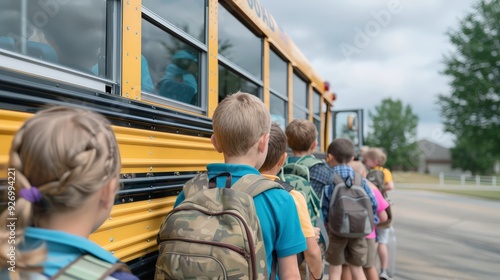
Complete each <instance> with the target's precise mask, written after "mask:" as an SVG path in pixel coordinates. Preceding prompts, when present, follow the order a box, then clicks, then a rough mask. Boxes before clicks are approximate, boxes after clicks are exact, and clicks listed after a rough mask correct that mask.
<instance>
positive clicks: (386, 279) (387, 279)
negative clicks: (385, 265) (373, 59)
mask: <svg viewBox="0 0 500 280" xmlns="http://www.w3.org/2000/svg"><path fill="white" fill-rule="evenodd" d="M378 277H379V278H380V279H383V280H392V278H391V277H390V276H389V274H387V271H385V270H382V272H380V275H379V276H378Z"/></svg>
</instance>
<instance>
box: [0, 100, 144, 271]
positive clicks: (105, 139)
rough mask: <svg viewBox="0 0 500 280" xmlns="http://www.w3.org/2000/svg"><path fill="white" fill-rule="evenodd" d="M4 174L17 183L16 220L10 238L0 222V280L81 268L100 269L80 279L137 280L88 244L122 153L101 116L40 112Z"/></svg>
mask: <svg viewBox="0 0 500 280" xmlns="http://www.w3.org/2000/svg"><path fill="white" fill-rule="evenodd" d="M9 167H10V168H13V169H15V175H16V180H15V184H14V187H15V193H16V200H15V217H16V218H17V220H16V222H15V230H14V232H15V236H12V230H11V229H9V227H8V225H9V222H10V220H9V219H8V218H11V217H12V212H9V210H8V209H6V210H5V211H4V212H3V213H2V214H1V216H0V220H1V222H0V223H1V224H0V252H1V253H0V279H13V280H14V279H49V278H54V279H57V277H59V276H62V275H64V276H66V275H68V273H70V271H71V269H70V268H71V266H72V265H73V266H76V263H80V262H84V261H88V262H90V265H94V264H95V263H101V264H104V265H103V266H104V267H105V269H104V272H102V269H101V270H100V271H101V272H96V271H99V269H97V268H96V269H95V271H84V272H83V273H82V272H81V271H80V272H79V274H80V275H78V276H79V277H80V278H79V279H98V278H100V277H103V276H104V277H103V278H102V279H127V280H128V279H137V277H135V276H133V275H132V274H130V271H129V270H128V268H126V266H125V265H124V264H122V263H120V262H119V261H118V259H116V258H115V257H114V256H113V255H112V254H111V253H109V252H108V251H106V250H105V249H103V248H101V247H100V246H99V245H97V244H95V243H93V242H92V241H90V240H88V237H89V235H90V234H91V233H92V232H94V231H95V230H96V229H97V228H98V227H99V226H101V224H103V223H104V221H105V220H106V219H107V217H108V216H109V214H110V212H111V208H112V207H113V204H114V199H115V196H116V193H117V191H118V190H119V182H118V179H119V174H120V168H121V163H120V153H119V150H118V144H117V141H116V138H115V135H114V134H113V131H112V130H111V127H110V125H109V123H108V121H107V120H106V119H105V118H104V117H103V116H101V115H99V114H96V113H93V112H90V111H87V110H83V109H76V108H68V107H54V108H51V109H48V110H44V111H40V112H39V113H37V114H36V115H34V116H33V117H32V118H30V119H28V120H27V121H26V122H25V123H24V124H23V125H22V127H21V128H20V129H19V131H18V132H17V133H16V134H15V136H14V139H13V141H12V146H11V150H10V158H9ZM12 252H13V253H12ZM9 254H10V255H9ZM12 255H15V258H14V259H15V262H14V264H15V266H14V267H13V266H12V264H9V262H10V261H12V258H11V257H12ZM87 270H94V269H87ZM86 273H88V275H87V274H86ZM92 273H94V274H92ZM99 273H103V274H102V275H97V274H99ZM110 274H111V275H110ZM61 278H62V277H61ZM71 279H76V278H71Z"/></svg>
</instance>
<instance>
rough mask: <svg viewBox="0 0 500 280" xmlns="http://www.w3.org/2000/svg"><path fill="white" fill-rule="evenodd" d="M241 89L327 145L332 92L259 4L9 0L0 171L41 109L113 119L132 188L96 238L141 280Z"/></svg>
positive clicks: (216, 157) (0, 94)
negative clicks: (310, 128)
mask: <svg viewBox="0 0 500 280" xmlns="http://www.w3.org/2000/svg"><path fill="white" fill-rule="evenodd" d="M239 90H241V91H245V92H249V93H251V94H253V95H256V96H258V97H259V98H261V99H262V100H263V101H264V103H265V104H266V106H267V107H268V108H269V110H270V112H271V115H272V119H273V121H275V122H278V123H279V124H280V125H281V126H282V127H283V128H284V127H285V126H286V125H287V124H288V123H289V122H290V121H291V120H293V119H295V118H302V119H309V120H310V121H312V122H314V124H315V125H316V127H317V128H318V131H319V132H320V133H319V136H318V141H319V145H318V152H320V153H321V152H324V151H325V149H326V146H327V144H328V143H329V140H330V139H331V138H330V137H331V135H332V131H331V129H329V127H330V126H331V125H332V123H331V122H332V120H331V114H332V113H331V111H330V109H331V106H332V105H333V101H334V99H335V95H334V94H333V93H331V92H330V91H329V90H328V84H327V83H326V82H325V81H324V80H323V79H322V78H321V77H320V76H318V74H317V73H316V72H315V71H314V69H313V68H312V67H311V65H310V64H309V62H308V61H307V59H306V58H305V57H304V55H303V54H302V53H301V51H300V50H299V49H298V48H297V47H296V46H295V45H294V43H293V42H292V41H291V40H290V38H289V37H288V35H287V34H286V33H285V32H284V31H283V29H282V28H281V27H280V26H279V25H278V24H277V23H276V21H275V20H274V18H273V17H272V15H271V14H270V13H269V12H268V11H267V10H266V9H265V8H264V7H263V6H262V5H261V4H260V2H259V1H258V0H232V1H231V0H220V1H217V0H189V1H187V0H142V1H141V0H126V1H125V0H123V1H122V0H15V1H14V0H0V167H1V168H0V169H1V170H0V172H1V173H0V174H1V175H0V178H3V179H5V178H6V177H7V168H8V166H7V162H8V152H9V148H10V143H11V141H12V137H13V135H14V133H15V132H16V130H17V129H18V128H19V127H20V125H21V124H22V122H23V121H25V120H26V119H27V118H29V117H30V116H32V114H34V113H35V112H37V111H39V110H41V109H43V108H46V107H48V106H55V105H67V106H76V107H82V108H88V109H91V110H94V111H96V112H99V113H101V114H103V115H105V116H106V117H107V118H108V119H109V120H110V121H111V122H112V124H113V129H114V131H115V133H116V135H117V139H118V142H119V145H120V152H121V155H122V161H123V169H122V171H121V174H122V175H121V176H122V183H123V184H124V188H123V189H122V190H121V191H120V192H119V194H118V196H117V198H116V203H115V206H114V208H113V211H112V213H111V215H110V217H109V219H108V220H107V222H105V223H104V224H103V226H102V227H101V228H100V229H99V230H98V231H97V232H95V233H94V234H93V235H92V236H91V239H92V240H94V241H96V242H97V243H99V244H100V245H102V246H103V247H104V248H106V249H107V250H109V251H111V252H112V253H113V254H114V255H115V256H117V257H118V258H120V259H121V260H122V261H125V262H127V263H128V264H129V265H130V266H131V267H132V268H133V270H134V272H135V273H136V274H138V275H139V276H141V277H142V278H144V279H147V278H149V277H151V273H152V272H153V271H154V263H155V260H156V252H157V244H156V235H157V231H158V228H159V226H160V224H161V222H162V221H163V219H164V217H165V216H166V215H167V213H168V212H169V211H170V210H171V209H172V206H173V203H174V201H175V199H176V195H177V194H178V193H179V191H180V190H181V189H182V185H183V183H184V182H186V181H187V180H188V179H190V178H192V177H193V176H194V174H196V173H197V172H202V171H204V170H205V166H206V165H207V164H208V163H211V162H217V161H221V160H222V157H221V155H220V154H218V153H217V152H216V151H215V150H214V148H213V147H212V145H211V143H210V136H211V133H212V124H211V116H212V114H213V112H214V109H215V108H216V106H217V104H218V103H219V102H220V101H221V100H222V99H223V98H224V97H225V96H227V95H228V94H231V93H234V92H236V91H239ZM4 185H5V184H4Z"/></svg>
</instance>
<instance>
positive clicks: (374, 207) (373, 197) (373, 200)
mask: <svg viewBox="0 0 500 280" xmlns="http://www.w3.org/2000/svg"><path fill="white" fill-rule="evenodd" d="M363 189H364V190H365V192H366V194H368V197H369V198H370V201H371V203H372V210H373V222H374V223H375V224H378V223H379V219H378V215H377V208H378V203H377V200H376V199H375V196H374V195H373V192H372V190H370V187H368V183H367V182H366V179H364V178H363Z"/></svg>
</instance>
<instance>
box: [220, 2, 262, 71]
mask: <svg viewBox="0 0 500 280" xmlns="http://www.w3.org/2000/svg"><path fill="white" fill-rule="evenodd" d="M219 54H220V55H222V56H224V57H225V58H227V59H229V60H230V61H232V62H233V63H235V64H236V65H238V66H240V67H241V68H243V69H244V70H245V71H247V72H248V73H250V74H252V75H254V76H255V77H257V78H259V79H261V78H262V39H261V38H259V37H257V36H256V35H255V34H254V33H253V32H252V31H250V30H249V29H248V28H247V27H246V26H244V25H243V24H242V23H241V22H240V21H239V20H238V19H236V18H235V17H234V16H233V15H232V14H231V13H230V12H228V11H227V10H226V8H224V7H223V6H222V5H220V4H219Z"/></svg>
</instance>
